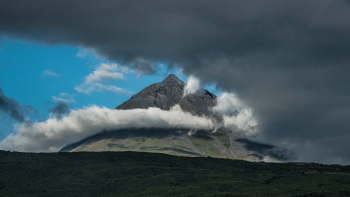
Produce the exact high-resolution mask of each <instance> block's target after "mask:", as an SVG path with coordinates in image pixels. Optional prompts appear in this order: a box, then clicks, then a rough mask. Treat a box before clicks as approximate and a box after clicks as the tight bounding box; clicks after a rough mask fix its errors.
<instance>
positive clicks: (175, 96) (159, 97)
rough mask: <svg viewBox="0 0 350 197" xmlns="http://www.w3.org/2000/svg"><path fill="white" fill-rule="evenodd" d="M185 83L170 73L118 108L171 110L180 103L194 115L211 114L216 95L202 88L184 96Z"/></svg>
mask: <svg viewBox="0 0 350 197" xmlns="http://www.w3.org/2000/svg"><path fill="white" fill-rule="evenodd" d="M185 85H186V83H184V82H183V81H181V80H180V79H178V78H177V77H176V76H175V75H173V74H170V75H169V76H168V77H167V78H165V79H164V80H163V81H162V82H160V83H155V84H152V85H150V86H148V87H146V88H145V89H143V90H142V91H141V92H139V93H137V94H135V95H134V96H132V97H131V98H130V99H129V100H128V101H126V102H124V103H123V104H121V105H119V106H118V107H117V108H116V109H121V110H125V109H135V108H141V109H147V108H149V107H157V108H160V109H162V110H169V109H170V108H171V107H172V106H174V105H176V104H179V105H180V107H181V108H182V110H183V111H187V112H190V113H192V114H193V115H210V111H209V109H210V107H214V106H215V105H216V95H214V94H213V93H210V92H209V91H208V90H205V89H201V90H199V91H197V92H196V93H195V94H189V95H187V96H183V92H184V88H185Z"/></svg>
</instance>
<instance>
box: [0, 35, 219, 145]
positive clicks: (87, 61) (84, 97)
mask: <svg viewBox="0 0 350 197" xmlns="http://www.w3.org/2000/svg"><path fill="white" fill-rule="evenodd" d="M102 64H106V65H112V67H113V66H114V67H118V66H119V65H118V64H117V62H110V61H107V60H106V59H104V58H102V57H99V56H98V55H96V54H95V53H94V52H92V51H90V50H84V49H82V48H78V47H71V46H65V45H58V46H57V45H55V46H50V45H44V44H39V43H33V42H28V41H22V40H13V39H8V38H5V39H2V40H1V41H0V87H1V88H2V90H3V92H4V94H5V95H6V96H7V97H9V98H13V99H15V100H16V101H18V102H19V103H20V104H21V105H22V106H26V105H30V106H31V107H33V108H34V109H35V110H36V111H35V113H34V111H32V112H31V113H30V114H28V115H27V117H26V118H30V120H31V121H33V122H38V121H42V120H45V119H47V118H48V116H49V109H50V108H53V107H54V106H55V105H56V103H57V102H58V101H59V100H63V101H65V103H66V104H67V105H68V106H69V107H70V109H80V108H83V107H84V106H89V105H98V106H105V107H108V108H115V107H117V106H118V105H119V104H121V103H122V102H124V101H126V100H128V99H129V98H130V97H131V96H132V95H133V94H134V93H137V92H139V91H141V90H142V89H143V88H145V87H146V86H148V85H150V84H153V83H156V82H160V81H162V80H163V79H164V78H165V77H166V76H167V75H168V74H169V73H174V74H176V75H177V77H179V78H180V79H182V80H183V81H186V78H187V77H186V76H185V75H184V74H182V73H181V72H180V71H179V70H178V69H174V70H171V71H167V69H166V68H167V67H166V65H158V68H159V71H158V73H156V74H154V75H148V76H140V77H138V76H137V73H136V72H135V71H133V70H129V71H128V72H124V73H123V72H122V71H121V70H119V69H118V68H117V70H112V71H108V72H111V73H114V72H121V73H122V74H123V76H124V79H113V78H112V79H111V80H107V81H103V82H102V81H98V80H97V81H95V82H97V83H99V84H102V85H103V86H104V87H108V86H109V87H111V86H115V87H118V88H122V89H123V90H125V91H126V93H120V92H113V91H110V90H108V89H105V90H102V91H91V92H90V93H89V94H86V93H82V92H79V91H77V87H84V88H85V89H87V88H89V87H91V85H89V84H87V82H86V77H87V76H88V75H89V74H91V73H93V72H94V71H96V70H98V68H99V67H100V66H101V65H102ZM206 88H208V89H209V90H210V91H213V92H214V93H218V92H217V91H215V86H213V85H211V86H206ZM13 124H16V122H15V121H13V120H11V119H10V118H9V117H8V116H6V115H5V114H0V131H1V134H0V140H2V139H4V138H5V137H6V136H7V135H9V134H11V133H12V132H13Z"/></svg>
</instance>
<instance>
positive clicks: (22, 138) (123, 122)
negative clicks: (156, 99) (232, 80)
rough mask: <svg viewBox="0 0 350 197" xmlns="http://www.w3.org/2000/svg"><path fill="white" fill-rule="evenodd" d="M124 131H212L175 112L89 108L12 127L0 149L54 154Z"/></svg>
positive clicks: (209, 124)
mask: <svg viewBox="0 0 350 197" xmlns="http://www.w3.org/2000/svg"><path fill="white" fill-rule="evenodd" d="M125 128H164V129H173V128H176V129H203V130H212V129H213V128H214V124H213V122H212V121H211V120H210V119H206V118H203V117H197V116H193V115H191V114H190V113H185V112H183V111H181V110H180V109H179V108H176V109H172V110H171V111H162V110H161V109H159V108H149V109H133V110H112V109H108V108H105V107H97V106H91V107H87V108H84V109H80V110H71V111H70V113H69V114H68V115H66V116H63V117H62V118H61V119H57V118H49V119H47V120H46V121H43V122H38V123H33V124H31V125H25V124H18V125H15V128H14V130H15V134H14V135H13V134H12V135H10V136H8V137H6V138H5V139H4V140H3V141H2V142H0V148H1V149H5V150H15V151H25V152H32V151H34V152H48V151H50V152H51V151H58V150H59V149H61V148H62V147H63V146H65V145H66V144H70V143H74V142H76V141H79V140H81V139H84V138H86V137H88V136H91V135H94V134H96V133H99V132H101V131H103V130H118V129H125ZM116 132H117V131H116Z"/></svg>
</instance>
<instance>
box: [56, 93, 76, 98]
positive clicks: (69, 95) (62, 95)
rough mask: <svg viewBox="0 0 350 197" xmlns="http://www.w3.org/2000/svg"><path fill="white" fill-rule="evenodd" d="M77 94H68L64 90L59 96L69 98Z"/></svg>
mask: <svg viewBox="0 0 350 197" xmlns="http://www.w3.org/2000/svg"><path fill="white" fill-rule="evenodd" d="M75 96H77V95H75V94H68V93H65V92H62V93H60V97H63V98H71V97H75Z"/></svg>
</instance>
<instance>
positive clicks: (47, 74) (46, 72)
mask: <svg viewBox="0 0 350 197" xmlns="http://www.w3.org/2000/svg"><path fill="white" fill-rule="evenodd" d="M42 76H43V77H56V78H60V77H62V75H60V74H57V73H54V72H51V71H48V70H45V71H43V73H42Z"/></svg>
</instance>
